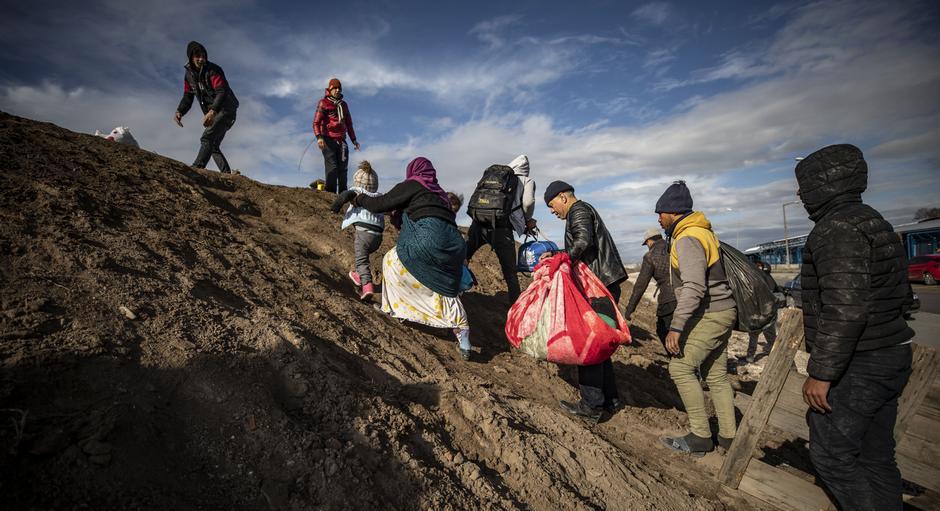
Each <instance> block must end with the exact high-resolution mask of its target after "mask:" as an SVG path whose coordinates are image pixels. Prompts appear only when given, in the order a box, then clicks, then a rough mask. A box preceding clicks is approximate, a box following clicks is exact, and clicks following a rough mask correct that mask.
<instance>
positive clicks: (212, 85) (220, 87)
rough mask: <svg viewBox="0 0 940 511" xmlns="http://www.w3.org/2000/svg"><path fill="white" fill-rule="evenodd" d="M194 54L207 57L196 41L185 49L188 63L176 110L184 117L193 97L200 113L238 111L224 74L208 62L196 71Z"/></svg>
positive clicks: (220, 69)
mask: <svg viewBox="0 0 940 511" xmlns="http://www.w3.org/2000/svg"><path fill="white" fill-rule="evenodd" d="M196 52H199V53H202V54H203V55H208V54H207V53H206V48H205V47H204V46H203V45H201V44H199V43H197V42H196V41H191V42H190V43H189V45H188V46H187V47H186V58H187V59H188V60H189V62H187V63H186V66H185V68H186V73H185V75H184V76H183V98H182V99H181V100H180V103H179V106H177V107H176V110H177V111H178V112H179V113H181V114H183V115H186V112H188V111H189V109H190V107H192V105H193V97H195V98H196V99H197V100H198V101H199V107H200V108H201V109H202V113H207V112H208V111H209V110H214V111H216V112H222V111H225V112H229V113H232V112H235V111H236V110H237V109H238V98H236V97H235V92H233V91H232V88H231V87H230V86H229V84H228V80H227V79H226V78H225V72H224V71H222V68H221V67H219V66H218V65H217V64H213V63H212V62H209V61H208V60H206V63H205V64H203V66H202V68H201V69H196V66H194V65H193V55H195V54H196ZM207 58H208V57H207Z"/></svg>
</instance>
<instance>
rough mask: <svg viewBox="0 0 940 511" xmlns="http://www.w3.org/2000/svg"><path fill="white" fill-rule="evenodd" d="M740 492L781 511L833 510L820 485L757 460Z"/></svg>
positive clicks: (747, 471)
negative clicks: (781, 510)
mask: <svg viewBox="0 0 940 511" xmlns="http://www.w3.org/2000/svg"><path fill="white" fill-rule="evenodd" d="M739 489H740V490H741V491H744V492H746V493H748V494H749V495H753V496H755V497H757V498H759V499H761V500H763V501H764V502H766V503H768V504H770V505H771V506H773V507H776V508H778V509H785V510H792V511H809V510H827V509H830V507H831V503H830V502H829V497H827V496H826V493H825V492H824V491H823V489H822V488H820V487H819V486H816V485H815V484H813V483H811V482H809V481H806V480H804V479H801V478H799V477H797V476H795V475H793V474H790V473H788V472H785V471H783V470H780V469H778V468H776V467H773V466H771V465H768V464H766V463H764V462H762V461H760V460H756V459H752V460H751V461H750V463H748V466H747V470H746V471H745V472H744V477H743V478H742V479H741V486H739Z"/></svg>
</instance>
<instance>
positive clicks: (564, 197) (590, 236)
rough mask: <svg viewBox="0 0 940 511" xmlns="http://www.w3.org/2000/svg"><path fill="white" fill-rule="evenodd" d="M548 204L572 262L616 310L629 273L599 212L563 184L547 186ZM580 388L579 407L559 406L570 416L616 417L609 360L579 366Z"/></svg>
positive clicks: (617, 400) (614, 386) (616, 398)
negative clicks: (580, 266) (587, 273)
mask: <svg viewBox="0 0 940 511" xmlns="http://www.w3.org/2000/svg"><path fill="white" fill-rule="evenodd" d="M545 204H546V205H548V207H549V209H551V211H552V213H553V214H554V215H555V216H557V217H558V218H561V219H563V220H565V251H566V252H568V256H569V257H570V258H571V261H572V262H574V261H582V262H584V263H585V264H586V265H587V266H588V268H590V269H591V271H592V272H593V273H594V275H597V278H598V279H600V281H601V282H603V283H604V285H605V286H606V287H607V290H608V291H609V292H610V294H611V295H612V296H613V297H614V303H613V306H614V307H616V306H617V302H619V301H620V283H621V282H623V281H625V280H627V272H626V270H624V268H623V263H622V262H621V261H620V253H618V252H617V247H616V245H614V240H613V238H612V237H611V236H610V232H608V231H607V227H606V226H604V221H603V220H601V217H600V215H599V214H598V213H597V210H596V209H594V207H593V206H591V205H590V204H588V203H587V202H584V201H582V200H578V198H577V197H575V195H574V187H572V186H571V185H569V184H568V183H565V182H564V181H554V182H552V183H551V184H549V185H548V187H547V188H546V189H545ZM549 255H551V254H546V255H543V256H542V257H547V256H549ZM578 384H579V386H580V387H581V400H580V401H578V402H577V403H571V402H568V401H561V402H560V404H561V406H562V408H564V409H565V410H566V411H567V412H568V413H571V414H573V415H579V416H582V417H587V418H589V419H592V420H595V421H597V420H599V419H600V417H601V414H602V412H603V411H605V410H606V411H607V412H609V413H614V412H616V411H617V409H619V408H620V407H621V402H620V397H619V394H618V393H617V381H616V379H615V377H614V365H613V363H611V361H610V359H607V360H606V361H604V362H602V363H600V364H595V365H590V366H578Z"/></svg>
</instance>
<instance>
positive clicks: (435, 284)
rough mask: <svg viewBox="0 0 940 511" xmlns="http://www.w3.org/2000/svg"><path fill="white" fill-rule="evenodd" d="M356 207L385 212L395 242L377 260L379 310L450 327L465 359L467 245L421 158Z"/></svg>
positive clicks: (358, 201) (432, 172) (433, 174)
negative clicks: (388, 187) (397, 180)
mask: <svg viewBox="0 0 940 511" xmlns="http://www.w3.org/2000/svg"><path fill="white" fill-rule="evenodd" d="M352 203H353V204H354V205H356V206H360V207H363V208H365V209H367V210H369V211H371V212H373V213H387V212H391V220H392V225H394V226H395V227H396V228H398V229H399V230H400V234H399V236H398V244H397V245H396V246H395V248H393V249H391V250H389V251H388V253H387V254H385V258H384V259H383V262H382V276H383V280H382V282H383V283H382V311H383V312H386V313H388V314H391V315H392V317H395V318H399V319H405V320H408V321H414V322H417V323H423V324H425V325H429V326H432V327H438V328H450V329H452V331H453V332H454V335H455V336H456V337H457V340H458V341H459V346H458V349H459V351H460V355H461V356H462V357H463V358H464V360H469V359H470V324H469V322H468V321H467V313H466V311H465V310H464V307H463V304H462V303H461V302H460V297H459V296H458V293H459V292H460V291H461V277H462V276H463V262H464V259H466V254H467V246H466V243H465V242H464V240H463V237H461V236H460V232H458V231H457V223H456V220H455V215H454V212H453V210H452V209H451V207H450V201H449V200H448V197H447V193H446V192H444V190H443V189H441V186H440V185H439V184H438V183H437V171H436V170H434V166H433V165H432V164H431V162H430V161H429V160H428V159H427V158H423V157H418V158H415V159H414V160H412V161H411V163H409V164H408V170H407V171H406V173H405V180H404V181H402V182H401V183H398V184H397V185H395V186H394V187H392V189H391V190H389V191H388V193H386V194H384V195H382V196H379V197H369V196H368V195H364V194H359V195H357V196H356V197H355V198H353V199H352Z"/></svg>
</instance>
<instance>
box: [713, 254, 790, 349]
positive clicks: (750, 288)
mask: <svg viewBox="0 0 940 511" xmlns="http://www.w3.org/2000/svg"><path fill="white" fill-rule="evenodd" d="M719 247H720V248H719V251H720V253H721V264H722V266H723V267H724V269H725V275H726V276H727V277H728V284H729V285H730V286H731V294H732V295H734V304H735V306H737V308H738V320H737V323H736V324H735V327H734V329H735V330H738V331H741V332H759V331H761V330H763V329H764V328H765V327H766V326H767V325H769V324H770V322H771V321H776V320H777V303H776V297H774V293H773V290H772V289H770V287H768V286H767V282H766V280H765V279H764V276H763V275H762V273H763V271H762V270H759V269H757V267H756V266H754V263H752V262H751V261H750V259H748V258H747V256H745V255H744V254H742V253H741V252H739V251H738V250H737V249H736V248H734V247H732V246H731V245H728V244H727V243H725V242H720V243H719Z"/></svg>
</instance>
